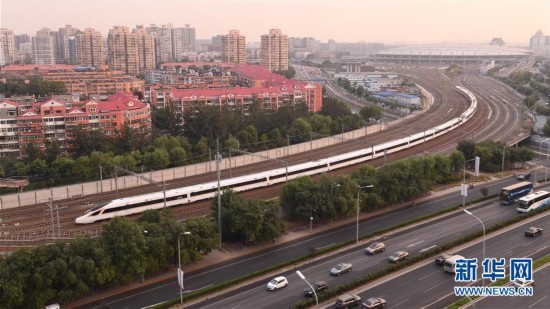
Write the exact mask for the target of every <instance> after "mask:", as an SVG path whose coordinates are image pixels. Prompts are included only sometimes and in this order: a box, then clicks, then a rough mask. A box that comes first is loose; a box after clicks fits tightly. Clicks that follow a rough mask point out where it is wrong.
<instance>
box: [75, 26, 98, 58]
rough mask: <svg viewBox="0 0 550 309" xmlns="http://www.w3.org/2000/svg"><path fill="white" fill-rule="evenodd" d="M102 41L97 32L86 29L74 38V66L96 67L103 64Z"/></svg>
mask: <svg viewBox="0 0 550 309" xmlns="http://www.w3.org/2000/svg"><path fill="white" fill-rule="evenodd" d="M103 42H104V39H103V36H102V35H101V33H100V32H99V31H96V30H95V29H93V28H86V29H84V31H82V32H81V33H79V34H77V35H76V37H75V45H76V64H78V65H81V66H86V67H98V66H100V65H102V64H105V53H104V43H103Z"/></svg>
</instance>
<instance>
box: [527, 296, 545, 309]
mask: <svg viewBox="0 0 550 309" xmlns="http://www.w3.org/2000/svg"><path fill="white" fill-rule="evenodd" d="M546 298H548V295H546V296H544V297H543V298H541V299H539V300H537V301H536V302H535V303H534V304H532V305H531V306H529V308H532V307H533V306H534V305H536V304H538V303H540V302H541V301H543V300H545V299H546Z"/></svg>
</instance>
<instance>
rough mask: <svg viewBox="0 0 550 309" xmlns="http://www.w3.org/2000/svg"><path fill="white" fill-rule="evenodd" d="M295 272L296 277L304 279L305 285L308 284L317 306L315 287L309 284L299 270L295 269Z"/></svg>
mask: <svg viewBox="0 0 550 309" xmlns="http://www.w3.org/2000/svg"><path fill="white" fill-rule="evenodd" d="M296 274H297V275H298V277H300V279H302V280H304V281H305V282H306V283H307V285H309V288H310V289H311V290H312V291H313V295H315V305H316V306H319V299H318V298H317V292H315V289H314V288H313V287H312V286H311V284H309V282H308V281H307V279H306V277H305V276H304V275H303V274H302V272H301V271H299V270H297V271H296Z"/></svg>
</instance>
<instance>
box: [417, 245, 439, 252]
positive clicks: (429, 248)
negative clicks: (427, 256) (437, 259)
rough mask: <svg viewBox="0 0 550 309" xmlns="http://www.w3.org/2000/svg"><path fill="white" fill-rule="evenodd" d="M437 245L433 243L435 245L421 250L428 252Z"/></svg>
mask: <svg viewBox="0 0 550 309" xmlns="http://www.w3.org/2000/svg"><path fill="white" fill-rule="evenodd" d="M435 247H437V245H433V246H431V247H428V248H424V249H422V250H420V252H426V251H428V250H431V249H433V248H435Z"/></svg>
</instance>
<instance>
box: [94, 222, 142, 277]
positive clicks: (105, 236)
mask: <svg viewBox="0 0 550 309" xmlns="http://www.w3.org/2000/svg"><path fill="white" fill-rule="evenodd" d="M101 245H102V246H103V248H104V250H105V251H106V252H109V255H110V258H111V264H112V265H113V266H114V267H115V269H116V270H117V276H116V278H115V281H116V282H118V283H128V282H130V281H131V280H133V279H134V278H136V277H137V276H142V275H144V274H145V271H146V266H147V262H148V261H147V257H146V255H145V253H146V252H147V250H146V241H145V236H144V235H143V231H142V230H141V229H140V226H139V225H137V224H136V223H135V222H133V221H130V220H129V219H128V218H124V217H116V218H114V219H111V221H109V222H108V223H106V224H104V225H103V231H102V233H101Z"/></svg>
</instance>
